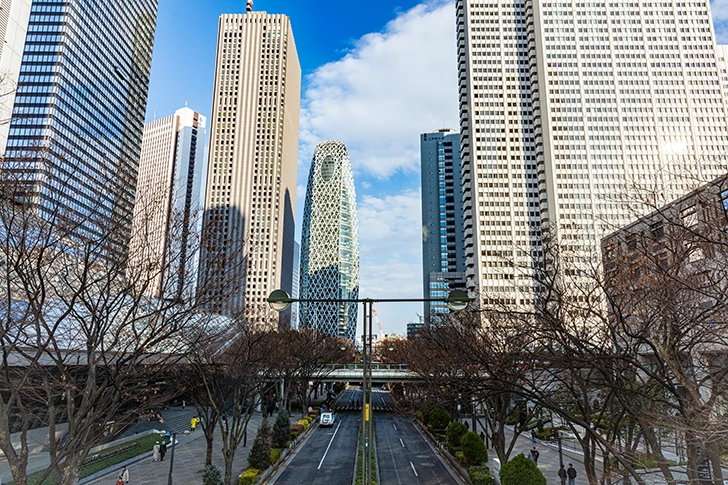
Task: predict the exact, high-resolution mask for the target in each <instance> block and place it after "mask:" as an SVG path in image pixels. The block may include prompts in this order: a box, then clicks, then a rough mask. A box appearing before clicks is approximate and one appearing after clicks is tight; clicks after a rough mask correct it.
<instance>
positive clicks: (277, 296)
mask: <svg viewBox="0 0 728 485" xmlns="http://www.w3.org/2000/svg"><path fill="white" fill-rule="evenodd" d="M425 301H428V302H444V303H446V304H447V306H448V308H449V309H450V310H451V311H453V312H459V311H462V310H465V309H466V308H467V307H468V304H469V303H470V297H469V296H468V293H467V292H466V291H463V290H453V291H451V292H449V293H448V294H447V296H446V297H444V298H376V299H374V298H362V299H359V298H354V299H346V298H343V299H341V298H306V299H297V298H291V297H290V296H289V295H288V293H286V292H285V291H283V290H275V291H273V292H272V293H271V294H270V295H269V296H268V304H269V305H270V307H271V308H272V309H273V310H275V311H277V312H283V311H285V310H287V309H288V307H289V306H290V305H291V303H295V302H303V303H363V304H364V317H365V320H364V325H363V327H364V335H363V340H362V374H363V375H362V391H363V398H364V399H363V403H362V404H363V406H362V435H361V436H362V454H361V457H360V459H361V460H362V483H364V484H365V485H369V484H371V483H372V473H373V471H372V467H371V447H370V446H369V445H370V443H371V442H372V439H373V438H374V431H373V429H372V420H371V406H372V322H373V307H374V303H410V302H425ZM367 323H368V327H369V338H367Z"/></svg>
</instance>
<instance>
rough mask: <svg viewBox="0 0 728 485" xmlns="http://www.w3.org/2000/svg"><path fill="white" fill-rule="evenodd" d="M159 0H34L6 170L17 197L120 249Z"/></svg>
mask: <svg viewBox="0 0 728 485" xmlns="http://www.w3.org/2000/svg"><path fill="white" fill-rule="evenodd" d="M156 15H157V1H156V0H126V1H123V2H111V1H98V0H72V1H67V2H62V3H59V2H57V1H55V0H33V2H32V6H31V9H30V17H29V21H28V30H27V36H26V39H25V45H24V51H23V59H22V64H21V67H20V76H19V79H18V86H17V92H16V95H15V104H14V108H13V112H12V119H11V122H10V129H9V135H8V140H7V148H6V153H5V160H4V162H3V170H4V171H5V172H6V175H7V174H15V175H17V176H18V177H19V178H21V179H22V181H23V185H22V187H16V191H15V198H16V200H17V201H18V202H20V203H31V204H33V205H34V206H35V207H36V208H37V210H39V211H40V213H41V214H45V215H47V216H48V217H55V216H58V217H59V218H60V219H61V220H66V221H70V222H71V223H73V224H79V231H78V233H79V234H78V235H79V237H91V238H93V239H95V240H99V239H100V238H107V239H106V240H107V241H108V244H107V246H106V247H105V248H104V249H102V251H103V252H105V253H107V254H113V255H116V256H119V257H121V258H123V254H124V253H125V251H126V247H127V244H128V241H129V235H130V230H131V217H132V210H133V205H134V190H135V185H136V178H137V165H138V162H139V150H140V146H141V138H142V129H143V125H144V112H145V109H146V102H147V90H148V84H149V70H150V66H151V60H152V45H153V43H154V30H155V25H156Z"/></svg>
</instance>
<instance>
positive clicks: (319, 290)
mask: <svg viewBox="0 0 728 485" xmlns="http://www.w3.org/2000/svg"><path fill="white" fill-rule="evenodd" d="M300 278H301V280H300V285H299V291H300V298H301V299H304V300H306V299H327V298H332V299H357V298H359V217H358V215H357V210H356V190H355V189H354V175H353V174H352V171H351V161H350V160H349V154H348V152H347V151H346V147H345V146H344V144H343V143H341V142H340V141H326V142H322V143H319V144H318V146H316V150H315V152H314V155H313V163H312V164H311V171H310V172H309V176H308V186H307V188H306V201H305V203H304V208H303V227H302V234H301V274H300ZM356 316H357V304H356V303H306V302H301V304H300V307H299V327H300V328H305V327H309V328H314V329H316V330H318V331H319V332H322V333H326V334H329V335H332V336H335V337H342V338H347V339H350V340H352V341H353V340H354V338H355V337H356Z"/></svg>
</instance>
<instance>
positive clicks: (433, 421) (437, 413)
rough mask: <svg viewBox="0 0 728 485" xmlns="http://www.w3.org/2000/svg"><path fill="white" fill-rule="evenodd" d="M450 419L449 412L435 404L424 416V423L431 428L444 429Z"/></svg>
mask: <svg viewBox="0 0 728 485" xmlns="http://www.w3.org/2000/svg"><path fill="white" fill-rule="evenodd" d="M451 420H452V419H451V418H450V413H448V412H447V409H445V408H444V407H442V406H435V407H434V408H432V409H431V410H430V412H429V413H427V415H426V416H425V424H426V425H427V426H429V427H431V428H432V429H440V430H444V429H445V428H447V425H448V423H450V421H451Z"/></svg>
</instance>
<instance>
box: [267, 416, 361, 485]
mask: <svg viewBox="0 0 728 485" xmlns="http://www.w3.org/2000/svg"><path fill="white" fill-rule="evenodd" d="M359 417H360V416H359V414H357V413H339V414H338V419H337V421H336V424H335V425H334V426H333V427H332V428H321V427H318V428H316V429H315V430H313V432H312V433H311V435H310V436H309V438H308V439H307V440H306V441H305V442H304V443H303V445H302V446H300V447H299V448H298V449H297V450H296V451H295V452H294V454H293V456H292V458H290V459H289V460H288V462H287V463H286V466H285V467H284V468H283V469H282V471H281V472H280V473H278V474H276V476H275V477H274V478H273V479H272V480H271V481H270V482H268V483H269V485H273V484H275V485H299V484H302V483H314V484H316V483H322V484H328V485H334V484H350V483H352V480H353V477H354V463H355V461H356V444H357V433H358V429H359Z"/></svg>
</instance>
